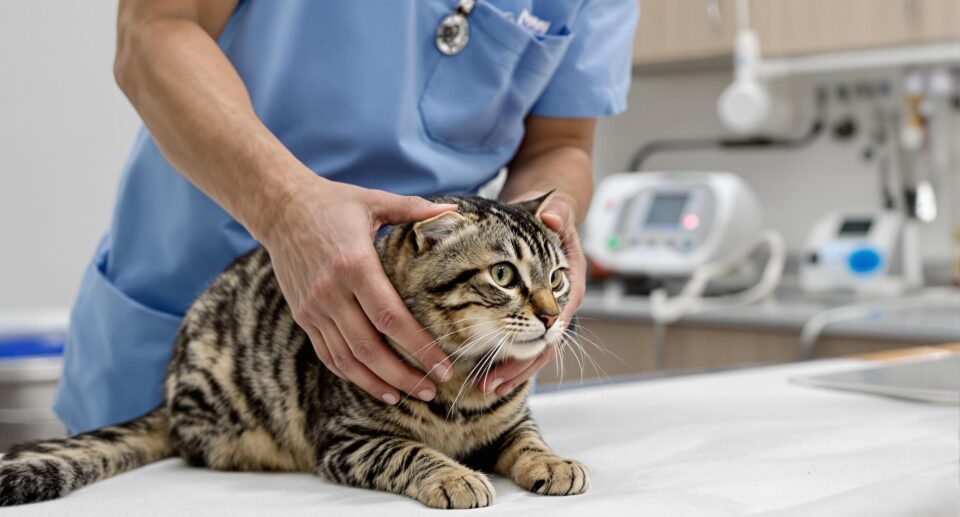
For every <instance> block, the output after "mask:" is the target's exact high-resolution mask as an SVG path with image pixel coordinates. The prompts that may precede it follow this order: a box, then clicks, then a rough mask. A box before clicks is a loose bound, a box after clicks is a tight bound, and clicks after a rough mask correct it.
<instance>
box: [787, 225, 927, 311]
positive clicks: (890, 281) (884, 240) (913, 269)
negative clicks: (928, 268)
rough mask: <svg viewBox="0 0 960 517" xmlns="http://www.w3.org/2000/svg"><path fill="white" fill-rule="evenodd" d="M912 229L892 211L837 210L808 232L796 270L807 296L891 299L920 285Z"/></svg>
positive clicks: (918, 262)
mask: <svg viewBox="0 0 960 517" xmlns="http://www.w3.org/2000/svg"><path fill="white" fill-rule="evenodd" d="M919 250H920V246H919V243H918V242H917V235H916V228H915V227H913V226H912V225H910V224H909V222H908V221H906V219H905V218H904V216H903V215H902V214H900V213H899V212H894V211H881V212H875V211H855V210H841V211H837V212H833V213H831V214H828V215H826V216H824V217H822V218H821V219H820V220H819V221H817V223H816V224H815V225H814V226H813V228H812V229H811V230H810V234H809V236H808V237H807V241H806V244H805V246H804V251H803V256H802V260H801V264H800V287H801V288H802V289H803V290H804V291H807V292H812V293H821V292H831V291H850V292H854V293H856V294H862V295H893V294H899V293H901V292H903V291H904V290H906V289H908V288H915V287H920V286H921V285H922V284H923V273H922V269H921V262H920V256H919Z"/></svg>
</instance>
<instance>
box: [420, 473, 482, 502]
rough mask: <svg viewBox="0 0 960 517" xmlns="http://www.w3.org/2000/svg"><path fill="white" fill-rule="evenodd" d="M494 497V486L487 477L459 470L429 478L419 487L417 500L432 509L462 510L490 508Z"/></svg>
mask: <svg viewBox="0 0 960 517" xmlns="http://www.w3.org/2000/svg"><path fill="white" fill-rule="evenodd" d="M493 496H494V491H493V485H491V484H490V481H489V480H487V477H486V476H484V475H483V474H480V473H479V472H474V471H472V470H469V469H462V470H459V469H458V470H456V471H453V472H449V473H442V474H438V475H435V476H431V477H430V478H428V479H427V480H426V481H425V482H424V483H423V485H421V486H420V487H419V489H418V491H417V494H416V499H417V500H418V501H420V502H421V503H423V504H425V505H427V506H429V507H431V508H446V509H450V510H461V509H466V508H483V507H486V506H490V505H491V504H493Z"/></svg>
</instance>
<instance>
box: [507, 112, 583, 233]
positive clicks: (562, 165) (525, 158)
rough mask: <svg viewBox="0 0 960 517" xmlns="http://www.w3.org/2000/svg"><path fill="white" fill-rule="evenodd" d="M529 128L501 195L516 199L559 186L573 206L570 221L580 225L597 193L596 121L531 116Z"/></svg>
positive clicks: (559, 196)
mask: <svg viewBox="0 0 960 517" xmlns="http://www.w3.org/2000/svg"><path fill="white" fill-rule="evenodd" d="M526 129H527V136H526V138H525V139H524V142H523V144H522V145H521V146H520V149H519V150H518V151H517V155H516V157H515V158H514V159H513V161H512V162H511V163H510V167H509V175H508V176H507V181H506V183H505V184H504V187H503V191H502V192H501V194H500V198H501V199H503V200H505V201H516V200H518V199H520V198H530V197H534V196H535V195H537V194H543V193H546V192H548V191H550V190H554V189H556V191H557V193H556V197H557V199H558V200H561V201H563V202H564V203H565V204H567V205H569V208H570V209H571V212H572V213H571V214H570V217H571V221H569V222H572V223H574V224H575V226H579V225H580V223H582V222H583V218H584V217H586V215H587V209H588V208H589V206H590V198H591V197H592V195H593V165H592V156H591V153H592V144H593V130H594V123H593V121H592V120H575V119H569V120H563V119H549V118H542V117H530V118H529V119H528V120H527V124H526Z"/></svg>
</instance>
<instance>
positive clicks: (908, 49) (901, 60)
mask: <svg viewBox="0 0 960 517" xmlns="http://www.w3.org/2000/svg"><path fill="white" fill-rule="evenodd" d="M943 64H953V65H960V40H955V41H948V42H943V43H929V44H923V45H911V46H904V47H886V48H882V49H873V50H858V51H851V52H831V53H825V54H813V55H809V56H797V57H785V58H775V59H764V60H763V61H762V62H761V64H760V74H761V75H762V76H763V77H766V78H776V77H787V76H793V75H808V74H820V73H829V72H848V71H857V70H869V69H881V68H891V67H909V66H923V65H943Z"/></svg>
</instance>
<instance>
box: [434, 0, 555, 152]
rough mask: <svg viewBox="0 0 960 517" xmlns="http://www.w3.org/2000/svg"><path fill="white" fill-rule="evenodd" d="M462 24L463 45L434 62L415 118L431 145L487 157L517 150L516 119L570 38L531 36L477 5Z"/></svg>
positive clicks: (490, 9) (523, 114)
mask: <svg viewBox="0 0 960 517" xmlns="http://www.w3.org/2000/svg"><path fill="white" fill-rule="evenodd" d="M469 21H470V41H469V42H468V43H467V46H466V47H465V48H464V49H463V51H461V52H460V53H459V54H456V55H453V56H442V55H441V56H440V57H439V59H438V61H437V64H436V66H435V68H434V69H433V72H432V73H431V74H430V77H429V78H428V79H427V83H426V86H425V88H424V92H423V96H422V97H421V98H420V114H421V117H422V119H423V124H424V128H425V130H426V132H427V135H428V136H429V137H430V138H431V139H432V140H434V141H436V142H439V143H441V144H444V145H446V146H448V147H451V148H454V149H457V150H460V151H466V152H473V153H482V152H495V151H498V150H500V149H503V148H506V147H509V146H515V145H516V144H518V143H519V141H520V138H521V137H522V136H523V119H524V118H526V116H527V113H529V111H530V109H531V108H532V107H533V105H534V103H536V101H537V99H538V98H539V97H540V94H541V93H543V90H544V89H545V88H546V87H547V84H548V83H549V82H550V78H551V77H553V74H554V72H556V70H557V68H558V67H559V65H560V62H561V61H562V60H563V56H564V54H566V51H567V47H568V46H569V45H570V41H571V39H572V38H573V33H571V32H570V30H569V29H568V28H567V27H562V28H561V29H560V30H559V31H557V33H556V34H547V35H542V36H541V35H535V34H532V33H531V32H529V31H527V30H526V29H524V28H522V27H520V26H518V25H517V24H516V23H514V22H513V21H511V20H508V19H507V18H506V17H505V15H504V13H503V12H502V11H500V10H498V9H497V8H496V7H493V6H492V5H490V4H488V3H486V2H484V1H479V2H477V5H476V8H475V9H474V11H473V13H471V15H470V17H469ZM437 54H438V55H440V53H439V51H438V52H437Z"/></svg>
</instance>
